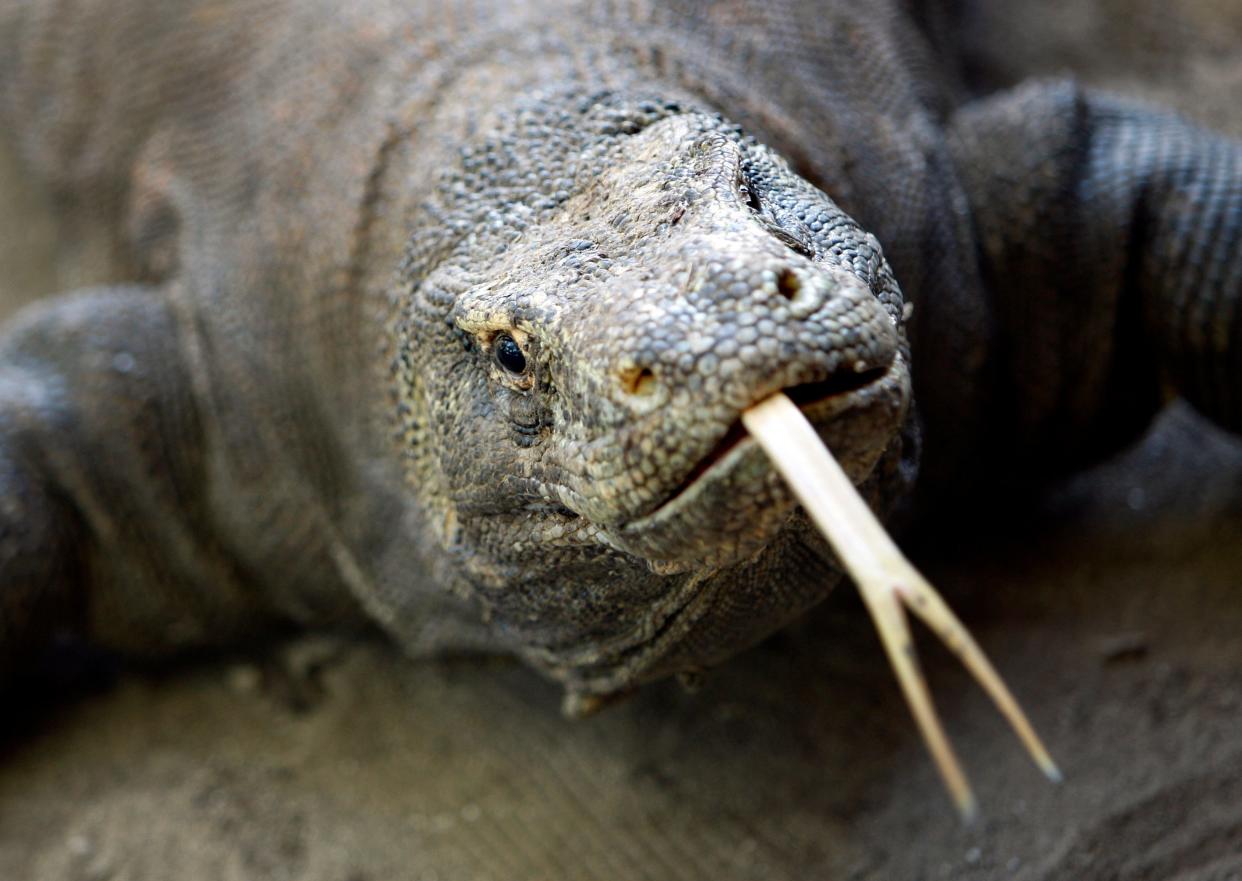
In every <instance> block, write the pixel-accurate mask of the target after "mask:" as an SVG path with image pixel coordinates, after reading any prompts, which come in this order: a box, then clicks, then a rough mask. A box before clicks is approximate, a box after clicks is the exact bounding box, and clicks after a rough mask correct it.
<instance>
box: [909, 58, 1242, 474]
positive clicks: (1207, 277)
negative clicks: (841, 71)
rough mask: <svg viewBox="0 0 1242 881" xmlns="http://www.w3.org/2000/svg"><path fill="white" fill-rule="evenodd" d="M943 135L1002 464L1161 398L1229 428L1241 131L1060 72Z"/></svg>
mask: <svg viewBox="0 0 1242 881" xmlns="http://www.w3.org/2000/svg"><path fill="white" fill-rule="evenodd" d="M951 142H952V149H953V151H954V153H955V156H956V159H957V164H958V168H959V172H960V174H961V176H962V181H963V184H964V185H965V187H966V190H967V193H968V197H969V199H970V203H971V209H972V215H973V221H974V223H975V226H976V230H977V234H978V241H979V242H980V251H981V257H980V259H981V264H982V269H983V272H984V275H985V279H986V282H987V285H988V288H989V290H990V292H991V293H990V297H991V304H990V307H991V309H992V310H993V314H994V323H995V327H994V334H995V340H994V343H993V346H992V356H991V364H990V369H991V372H992V376H991V377H990V379H991V381H992V382H993V383H994V391H993V393H992V395H991V402H992V405H993V412H991V413H989V414H988V415H989V420H988V421H989V424H990V425H991V426H992V430H994V431H996V432H997V434H996V436H995V437H994V438H992V439H991V442H990V443H987V444H985V449H987V450H989V451H990V454H991V455H993V456H995V457H996V458H997V460H998V462H997V464H998V465H999V466H1001V467H1003V468H1004V469H1005V471H1007V472H1009V473H1013V474H1015V475H1024V476H1025V477H1026V478H1027V479H1031V478H1038V477H1041V476H1049V475H1050V474H1054V473H1060V472H1064V471H1066V470H1068V469H1070V468H1072V467H1074V466H1077V465H1082V464H1084V463H1085V462H1087V461H1089V460H1091V459H1092V458H1097V457H1099V456H1102V455H1104V454H1107V453H1108V452H1111V451H1112V450H1114V449H1116V448H1117V447H1118V446H1119V445H1120V444H1123V443H1126V442H1128V441H1130V440H1132V439H1133V438H1134V437H1135V436H1136V434H1137V433H1138V432H1139V431H1140V430H1141V429H1142V428H1143V427H1144V426H1145V425H1146V424H1147V422H1148V421H1149V420H1150V418H1151V416H1152V415H1153V414H1154V413H1155V412H1156V410H1157V409H1158V408H1159V406H1160V405H1161V404H1162V403H1163V401H1164V400H1165V399H1166V398H1168V397H1170V396H1171V395H1173V394H1180V395H1181V396H1183V397H1185V398H1186V399H1187V400H1189V401H1190V402H1191V403H1192V404H1193V405H1194V406H1195V407H1196V408H1198V409H1199V410H1200V411H1201V412H1203V413H1204V414H1206V415H1207V416H1208V417H1210V418H1211V419H1213V420H1214V421H1216V422H1217V423H1219V424H1221V425H1223V426H1225V427H1226V428H1229V429H1231V430H1233V431H1235V432H1237V431H1242V142H1238V141H1234V140H1230V139H1229V138H1225V137H1221V136H1219V135H1215V134H1212V133H1210V132H1208V131H1205V130H1203V129H1200V128H1196V127H1194V126H1192V125H1190V124H1188V123H1187V122H1185V121H1183V120H1181V119H1179V118H1178V117H1176V116H1173V115H1171V114H1168V113H1161V112H1157V111H1154V110H1149V109H1146V108H1144V107H1142V106H1141V105H1136V104H1131V103H1127V102H1124V101H1121V100H1118V99H1115V98H1112V97H1108V96H1103V95H1099V94H1094V93H1092V92H1089V91H1084V90H1082V89H1080V88H1078V87H1076V86H1074V85H1073V84H1070V83H1063V82H1044V83H1036V84H1032V85H1028V86H1025V87H1022V88H1020V89H1018V90H1016V91H1014V92H1010V93H1005V94H1002V95H999V96H995V97H991V98H989V99H986V100H984V101H981V102H979V103H977V104H974V105H968V106H967V107H966V108H964V109H963V110H961V111H960V112H959V113H958V114H957V116H956V118H955V119H954V120H953V125H952V135H951ZM916 355H917V353H916ZM920 393H922V390H920ZM932 393H936V392H935V390H932ZM946 393H952V392H951V390H948V391H946ZM1040 472H1042V474H1041V473H1040Z"/></svg>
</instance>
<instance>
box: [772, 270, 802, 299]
mask: <svg viewBox="0 0 1242 881" xmlns="http://www.w3.org/2000/svg"><path fill="white" fill-rule="evenodd" d="M776 292H777V293H778V294H780V295H781V296H782V297H784V298H785V299H786V300H790V301H793V300H796V299H798V297H799V296H801V295H802V282H801V281H800V280H799V279H798V273H796V272H794V271H793V270H792V269H782V270H781V271H780V272H778V273H776Z"/></svg>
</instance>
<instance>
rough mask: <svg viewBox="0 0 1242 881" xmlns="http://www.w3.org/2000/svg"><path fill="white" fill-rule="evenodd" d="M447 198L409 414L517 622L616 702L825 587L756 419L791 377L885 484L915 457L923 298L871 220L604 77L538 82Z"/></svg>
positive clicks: (755, 150)
mask: <svg viewBox="0 0 1242 881" xmlns="http://www.w3.org/2000/svg"><path fill="white" fill-rule="evenodd" d="M426 210H427V212H428V213H429V218H430V220H431V222H429V223H428V224H426V226H427V229H425V230H422V231H420V232H419V233H418V234H416V235H415V237H414V238H413V240H412V243H411V245H410V249H409V252H408V256H407V259H406V261H405V264H404V266H403V270H402V273H403V280H404V283H405V287H404V290H403V291H402V294H401V297H400V298H399V302H398V308H397V318H396V325H397V326H396V333H395V338H396V340H397V348H396V350H395V357H394V359H393V380H394V382H395V383H396V413H397V423H398V425H399V431H398V434H399V438H400V443H401V446H402V450H403V451H404V455H405V457H406V461H407V468H406V473H407V477H408V480H409V483H410V486H411V488H412V491H413V492H415V493H416V494H417V495H418V497H419V498H420V503H421V504H422V505H423V507H424V510H425V511H426V512H427V514H428V517H429V520H430V522H431V528H432V530H433V532H434V533H435V537H434V538H435V540H436V541H438V542H439V544H440V545H441V546H442V547H443V549H444V550H445V552H446V553H447V554H448V555H450V557H451V559H452V561H453V563H452V569H453V571H454V572H456V573H458V574H459V575H460V579H461V585H463V586H464V588H463V589H465V590H466V591H468V592H469V593H470V594H471V595H472V596H473V597H475V598H476V599H477V601H478V602H479V603H480V604H481V606H482V608H483V612H484V615H485V616H486V617H487V618H488V620H489V621H490V622H491V624H492V626H493V628H494V630H495V632H496V633H497V634H498V639H499V640H502V641H503V642H504V644H506V645H510V646H511V647H513V648H515V649H517V650H518V651H519V652H521V653H522V654H524V655H525V656H526V657H527V658H529V659H530V660H532V661H533V662H535V663H536V664H537V665H538V666H540V667H542V668H544V669H545V670H547V671H549V672H551V673H552V674H553V675H555V676H557V677H558V678H560V679H561V680H563V681H564V682H565V683H566V685H567V686H568V688H569V691H570V693H571V694H577V695H580V696H590V695H604V694H609V693H613V692H616V691H619V690H623V689H625V688H626V687H628V686H630V685H633V684H635V683H637V682H640V681H643V680H646V679H650V678H654V677H656V676H660V675H664V674H667V673H671V672H676V671H681V670H687V669H693V668H696V667H699V666H703V665H706V664H711V663H714V662H716V661H718V660H720V659H722V658H723V657H725V656H728V655H730V654H733V653H735V652H736V651H738V650H739V649H740V648H742V647H744V646H746V645H749V644H752V643H754V642H755V641H756V640H758V639H759V638H761V637H762V636H764V635H766V634H767V633H769V632H771V631H772V630H773V629H775V628H777V627H779V626H780V625H782V624H783V623H785V622H787V621H788V620H790V619H791V618H792V617H794V616H795V615H796V614H797V613H799V612H800V611H802V610H804V609H806V608H807V607H808V606H810V605H811V604H813V603H815V602H817V601H818V600H820V599H821V598H822V597H823V596H824V595H825V594H826V593H827V592H828V590H829V589H830V588H831V587H832V586H833V584H834V583H835V582H836V581H837V580H838V579H839V577H840V572H839V570H838V569H837V568H836V565H835V563H834V562H833V559H832V555H831V553H830V552H829V550H828V548H827V545H826V544H825V543H824V542H823V539H822V538H820V537H819V536H818V534H817V533H816V532H815V531H814V530H813V528H811V526H810V525H809V523H808V522H807V520H806V518H805V516H804V515H803V514H802V513H801V511H800V510H799V509H798V508H797V507H796V504H795V502H794V500H793V498H792V497H791V495H790V493H789V491H788V489H787V488H786V486H785V485H784V483H783V482H782V480H781V479H780V478H779V477H778V476H777V475H776V473H775V472H774V471H773V469H772V468H771V466H770V464H769V462H768V460H767V458H766V457H765V456H764V454H763V453H762V452H761V451H760V450H759V448H758V447H757V446H756V444H755V443H754V442H753V441H752V440H751V439H750V438H749V437H748V436H747V434H746V433H745V431H744V430H743V429H742V427H741V423H740V422H739V414H740V413H741V412H742V410H744V409H745V408H747V407H748V406H750V405H752V404H754V403H755V402H757V401H759V400H761V399H762V398H764V397H765V396H767V395H769V394H771V393H773V392H775V391H778V390H785V391H786V392H787V393H788V394H789V395H790V396H791V397H792V398H793V399H794V400H795V401H796V402H797V403H798V404H799V405H800V406H801V407H802V409H803V410H804V412H805V413H806V414H807V416H808V417H809V418H810V419H811V421H812V422H813V423H814V424H815V425H816V427H817V428H818V430H819V431H820V434H821V436H822V437H823V438H824V440H825V441H826V442H827V443H828V445H829V446H830V448H831V449H832V451H833V452H834V454H835V456H836V457H837V458H838V460H839V461H840V462H841V464H842V465H843V467H844V468H845V470H846V472H847V473H848V474H849V475H850V477H851V479H852V480H854V481H855V482H856V483H859V484H861V485H863V486H864V489H865V490H867V491H868V492H869V493H870V494H871V496H872V497H873V498H876V497H877V496H879V497H883V496H885V495H891V494H892V493H893V491H895V490H896V489H897V487H898V485H899V484H902V483H903V482H904V481H906V480H907V479H908V478H909V476H910V473H911V471H912V469H911V468H908V467H903V466H901V464H900V463H901V459H902V447H903V444H902V440H901V438H902V429H903V426H904V425H905V423H906V420H907V415H908V411H909V409H910V408H909V406H908V403H909V398H910V381H909V372H908V350H907V345H906V339H905V335H904V331H903V327H902V325H903V321H902V313H903V302H902V297H901V292H900V290H899V289H898V286H897V284H896V282H895V281H894V279H893V275H892V273H891V271H890V269H889V267H888V264H887V263H886V262H885V260H884V258H883V256H882V254H881V252H880V246H879V243H878V242H877V241H876V239H875V238H874V237H873V236H871V235H870V234H868V233H866V232H865V231H863V230H862V229H861V228H859V226H858V225H857V224H856V223H855V222H854V221H853V220H851V219H850V218H849V217H848V216H846V214H845V213H843V212H842V211H841V209H839V208H838V207H837V206H836V205H835V204H834V203H833V202H832V200H831V199H829V198H828V197H827V196H826V195H825V194H824V193H822V192H820V191H819V190H817V189H816V188H815V187H814V186H812V185H811V184H810V183H808V182H807V181H805V180H803V179H802V178H800V177H798V176H797V175H796V174H795V173H793V172H792V171H791V170H790V168H789V167H788V166H787V165H786V163H785V162H784V161H783V160H781V159H780V158H779V157H777V156H776V155H774V154H773V153H772V152H771V151H769V150H768V149H766V148H764V147H763V146H761V145H759V144H757V143H756V142H755V141H754V140H752V139H750V138H748V137H746V136H744V135H743V134H742V133H741V132H740V131H739V129H738V128H737V127H736V126H733V125H731V124H729V123H727V122H725V121H723V120H722V119H721V118H720V117H719V116H717V115H715V114H713V113H711V112H706V111H700V110H697V109H693V108H690V107H688V106H685V105H682V104H679V103H676V102H670V101H665V100H654V99H653V100H644V99H643V98H641V97H639V98H634V97H622V96H617V95H612V94H607V93H604V94H597V95H593V96H584V95H573V94H568V95H567V94H555V95H552V94H540V95H534V96H531V97H528V98H526V99H524V100H523V101H522V102H521V103H520V104H519V105H518V108H517V109H516V110H515V111H513V112H511V113H508V114H506V115H505V116H504V118H503V120H502V122H501V123H500V124H499V125H498V126H497V127H496V128H495V129H494V130H491V131H489V132H488V133H486V134H484V135H483V136H481V137H480V138H479V139H478V140H477V141H476V142H474V143H473V144H472V145H470V146H469V147H467V148H465V149H463V150H462V152H461V154H460V164H459V165H458V166H457V167H455V168H452V169H447V170H446V171H445V172H444V176H443V178H442V181H441V185H440V187H439V191H438V193H437V194H436V195H435V196H434V198H433V199H432V201H431V202H430V203H429V204H428V206H427V207H426ZM909 447H910V445H909V444H906V450H905V455H906V457H907V458H911V457H912V455H913V454H912V451H911V450H910V449H909Z"/></svg>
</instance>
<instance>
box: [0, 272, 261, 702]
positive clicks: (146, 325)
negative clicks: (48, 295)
mask: <svg viewBox="0 0 1242 881" xmlns="http://www.w3.org/2000/svg"><path fill="white" fill-rule="evenodd" d="M165 294H166V292H165V291H163V290H161V289H154V288H145V287H141V286H131V287H116V288H101V289H95V290H90V291H84V292H80V293H75V294H69V295H66V296H63V297H58V298H54V299H51V300H48V301H45V302H44V303H41V304H39V305H38V306H36V307H34V308H32V309H29V310H27V311H26V312H24V313H23V314H22V316H21V317H19V318H18V319H16V320H15V321H14V322H12V323H10V324H9V325H8V326H7V327H6V328H5V333H4V335H3V336H2V337H0V500H2V503H0V680H3V679H4V678H5V677H6V676H7V675H9V674H12V673H13V672H15V671H16V670H18V669H20V668H21V667H22V666H23V665H24V664H25V663H28V662H30V661H31V659H32V656H33V655H36V654H37V653H38V652H39V651H40V649H41V648H43V647H44V646H45V645H46V644H47V642H48V640H49V638H50V637H51V636H52V635H53V634H55V633H57V632H66V631H73V632H76V633H78V634H80V635H83V636H88V635H89V636H90V637H91V638H92V639H99V640H100V641H101V642H102V643H103V644H105V645H109V646H113V647H117V648H121V649H123V650H126V651H129V652H134V653H138V654H152V653H160V652H167V651H169V650H173V649H184V648H187V647H192V646H195V645H207V644H213V643H219V642H220V640H221V637H222V636H225V638H227V634H229V633H237V632H238V631H239V629H240V628H243V627H253V625H254V624H256V623H258V622H261V621H263V620H265V616H263V615H262V614H259V613H260V606H259V604H258V603H257V602H255V600H254V598H253V595H251V594H250V593H249V592H248V591H246V590H245V589H244V588H243V587H242V581H243V579H242V578H241V577H240V573H239V572H238V571H237V570H236V568H235V567H234V566H233V565H231V564H229V563H228V562H227V560H226V558H225V557H224V555H222V554H221V553H219V552H218V551H217V550H215V549H214V547H213V544H212V542H211V540H210V531H209V529H208V528H207V525H206V519H207V518H206V516H205V504H204V498H203V479H202V470H203V463H204V450H203V443H202V437H201V431H200V422H199V417H198V412H197V409H196V407H195V404H194V401H193V396H192V394H191V391H190V382H189V378H188V374H187V370H186V367H185V365H184V363H183V358H182V356H181V354H180V353H179V349H178V343H179V341H180V338H181V336H182V335H183V332H182V330H181V329H179V327H178V322H177V321H176V319H175V317H174V311H175V310H174V309H173V308H171V305H170V299H169V298H168V297H167V296H166V295H165Z"/></svg>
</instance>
